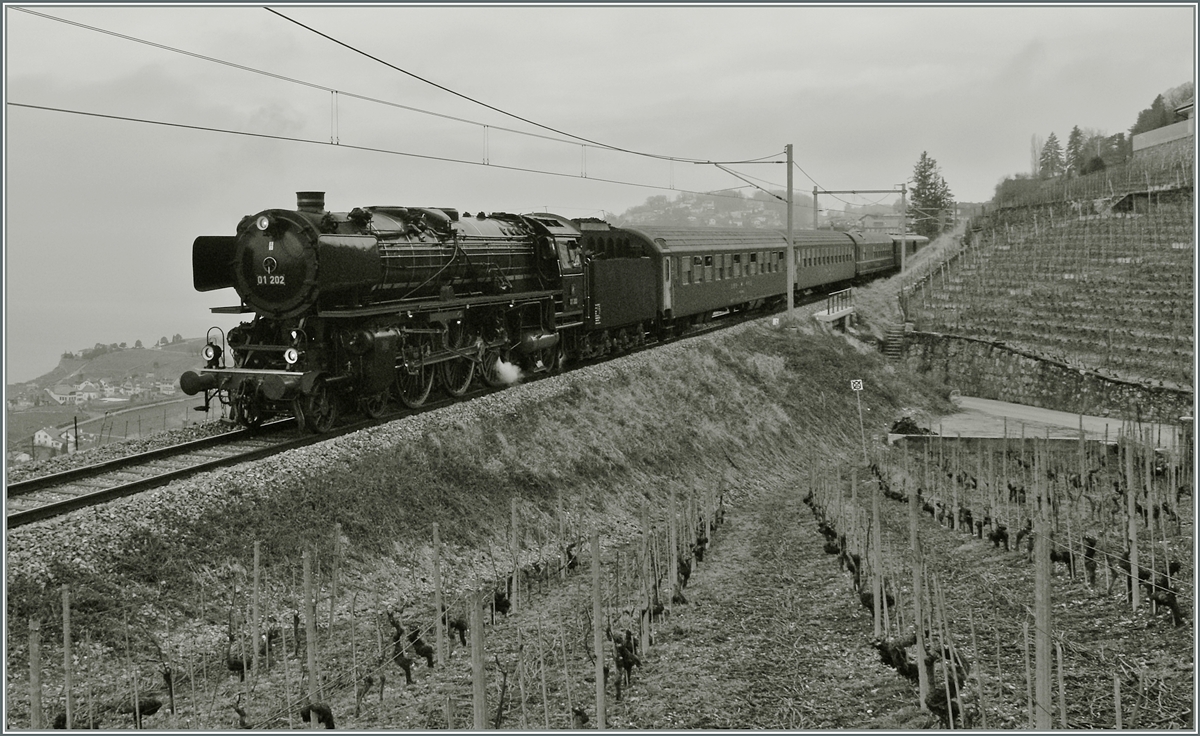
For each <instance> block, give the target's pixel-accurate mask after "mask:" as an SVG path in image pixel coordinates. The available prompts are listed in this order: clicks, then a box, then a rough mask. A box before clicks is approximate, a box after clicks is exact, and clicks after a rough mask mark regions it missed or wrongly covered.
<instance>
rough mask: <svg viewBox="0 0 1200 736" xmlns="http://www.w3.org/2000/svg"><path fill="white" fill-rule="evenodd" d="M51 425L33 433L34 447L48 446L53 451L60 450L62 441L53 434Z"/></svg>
mask: <svg viewBox="0 0 1200 736" xmlns="http://www.w3.org/2000/svg"><path fill="white" fill-rule="evenodd" d="M54 435H55V430H54V428H53V427H48V428H46V429H39V430H38V431H36V432H34V433H33V444H34V446H36V447H49V448H51V449H52V450H54V451H55V452H60V451H61V450H62V449H63V443H62V442H61V441H59V440H58V439H57V438H56V437H55V436H54Z"/></svg>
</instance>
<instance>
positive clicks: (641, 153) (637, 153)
mask: <svg viewBox="0 0 1200 736" xmlns="http://www.w3.org/2000/svg"><path fill="white" fill-rule="evenodd" d="M263 9H264V10H266V11H268V12H270V13H274V14H275V15H277V16H279V17H280V18H283V19H284V20H286V21H288V22H291V23H295V24H296V25H298V26H300V27H301V28H303V29H305V30H307V31H310V32H312V33H315V34H317V35H318V36H320V37H322V38H324V39H327V40H329V41H332V42H333V43H335V44H337V45H339V46H342V47H343V48H346V49H349V50H350V51H353V52H354V53H356V54H360V55H362V56H365V57H367V58H368V59H371V60H372V61H375V62H378V63H380V64H383V65H384V66H386V67H388V68H389V69H394V70H395V71H398V72H400V73H401V74H406V75H408V76H410V77H412V78H413V79H416V80H418V81H420V82H424V83H425V84H428V85H430V86H433V87H436V88H438V89H440V90H442V91H443V92H447V93H449V94H452V95H454V96H455V97H459V98H461V99H464V100H466V101H468V102H471V103H473V104H476V105H479V106H481V107H486V108H487V109H489V110H491V111H493V112H498V113H500V114H501V115H506V116H508V117H510V118H513V119H515V120H520V121H521V122H523V123H528V124H529V125H533V126H535V127H538V128H542V129H543V130H548V131H550V132H552V133H557V134H559V135H565V136H567V137H568V138H574V139H575V140H577V141H581V142H583V143H588V144H590V145H593V146H596V147H598V148H605V149H608V150H610V151H618V152H620V153H628V154H630V155H633V156H643V157H645V158H653V159H658V160H661V161H680V162H684V163H709V161H708V160H707V159H698V158H690V157H686V156H666V155H662V154H657V153H647V152H645V151H635V150H633V149H630V148H622V147H621V146H614V145H610V144H608V143H601V142H600V141H596V140H593V139H591V138H585V137H583V136H579V135H575V134H574V133H568V132H566V131H564V130H560V129H558V128H555V127H552V126H549V125H545V124H543V123H539V122H537V121H536V120H531V119H529V118H526V117H523V116H521V115H517V114H516V113H512V112H508V111H507V110H504V109H501V108H499V107H496V106H495V105H491V104H488V103H486V102H484V101H482V100H478V99H476V98H474V97H471V96H470V95H466V94H463V93H462V92H458V91H456V90H453V89H451V88H449V87H447V86H445V85H442V84H439V83H437V82H434V81H433V80H430V79H426V78H425V77H422V76H420V75H419V74H416V73H414V72H410V71H408V70H407V69H402V68H401V67H398V66H396V65H395V64H392V63H391V62H388V61H384V60H383V59H381V58H379V57H378V56H374V55H372V54H369V53H367V52H366V51H363V50H362V49H360V48H357V47H355V46H352V45H351V44H348V43H346V42H345V41H341V40H339V39H336V38H334V37H333V36H330V35H329V34H327V33H324V32H322V31H319V30H317V29H316V28H313V27H312V26H310V25H307V24H305V23H301V22H300V21H298V20H296V19H294V18H289V17H288V16H286V15H284V14H283V13H280V12H279V11H278V10H275V9H273V8H270V7H267V6H263ZM772 155H778V154H772ZM762 158H770V157H769V156H767V157H762ZM760 160H761V159H749V160H747V161H736V162H733V163H753V162H756V161H760Z"/></svg>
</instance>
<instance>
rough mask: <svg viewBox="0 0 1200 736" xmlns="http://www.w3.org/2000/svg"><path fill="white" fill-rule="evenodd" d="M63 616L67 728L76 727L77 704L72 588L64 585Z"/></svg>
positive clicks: (126, 637)
mask: <svg viewBox="0 0 1200 736" xmlns="http://www.w3.org/2000/svg"><path fill="white" fill-rule="evenodd" d="M128 615H129V614H126V616H128ZM62 618H63V635H62V636H63V696H64V697H65V698H66V701H67V703H66V705H67V730H70V729H72V728H74V727H75V720H74V710H75V704H74V702H73V698H72V687H71V679H72V672H73V670H74V656H73V655H72V654H71V590H70V588H69V587H68V586H66V585H64V586H62ZM125 639H126V641H125V646H126V648H128V646H129V634H128V632H126V635H125Z"/></svg>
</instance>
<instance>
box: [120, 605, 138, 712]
mask: <svg viewBox="0 0 1200 736" xmlns="http://www.w3.org/2000/svg"><path fill="white" fill-rule="evenodd" d="M124 620H125V663H126V665H127V666H128V667H129V674H130V678H131V679H132V680H133V727H134V728H141V727H142V708H141V702H140V701H141V699H140V696H139V695H138V677H137V670H135V669H134V668H133V652H132V651H130V646H129V612H128V611H126V612H125V613H124Z"/></svg>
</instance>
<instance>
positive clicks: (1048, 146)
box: [1038, 132, 1063, 179]
mask: <svg viewBox="0 0 1200 736" xmlns="http://www.w3.org/2000/svg"><path fill="white" fill-rule="evenodd" d="M1038 164H1039V166H1038V171H1039V172H1040V174H1041V177H1042V178H1043V179H1050V178H1053V177H1055V176H1058V175H1059V174H1061V173H1062V172H1063V152H1062V145H1061V144H1060V143H1059V142H1058V136H1056V135H1054V133H1053V132H1052V133H1050V137H1049V138H1047V139H1046V142H1045V143H1044V144H1043V145H1042V155H1041V156H1040V157H1039V158H1038Z"/></svg>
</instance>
